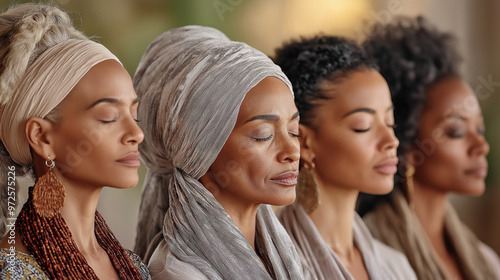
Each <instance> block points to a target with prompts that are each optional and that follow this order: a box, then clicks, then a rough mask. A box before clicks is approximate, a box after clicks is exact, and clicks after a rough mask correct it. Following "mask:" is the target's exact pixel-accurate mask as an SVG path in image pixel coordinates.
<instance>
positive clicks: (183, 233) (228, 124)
mask: <svg viewBox="0 0 500 280" xmlns="http://www.w3.org/2000/svg"><path fill="white" fill-rule="evenodd" d="M266 77H276V78H278V79H280V80H281V81H283V82H284V83H285V84H286V85H287V86H288V87H289V88H290V91H292V89H291V85H290V82H289V81H288V79H287V78H286V76H285V75H284V74H283V73H282V72H281V70H280V68H279V67H278V66H276V65H275V64H274V63H273V62H272V61H271V60H270V59H269V58H268V57H267V56H266V55H264V54H263V53H261V52H259V51H257V50H255V49H254V48H251V47H250V46H248V45H246V44H244V43H240V42H233V41H230V40H229V39H228V38H227V37H226V36H225V35H224V34H223V33H221V32H220V31H218V30H216V29H213V28H209V27H201V26H186V27H181V28H177V29H172V30H169V31H167V32H165V33H164V34H162V35H160V36H159V37H158V38H157V39H155V40H154V41H153V42H152V43H151V44H150V46H149V47H148V50H147V51H146V53H145V54H144V56H143V57H142V59H141V62H140V64H139V67H138V69H137V72H136V75H135V77H134V85H135V88H136V91H137V94H138V96H139V97H140V99H141V102H140V105H139V118H140V119H141V120H142V122H141V124H142V125H143V126H142V128H143V131H144V134H145V141H144V142H143V143H142V144H141V145H140V150H141V155H142V159H143V161H144V162H145V164H146V166H147V167H148V175H147V180H146V181H145V183H144V187H143V188H144V189H143V193H142V198H141V206H140V211H139V224H138V228H137V232H138V233H137V239H136V247H135V250H136V252H137V253H139V255H141V256H144V254H145V253H146V250H147V248H148V246H151V245H152V246H155V244H151V245H150V242H151V241H152V240H153V239H154V237H155V236H156V235H157V234H158V232H160V231H159V230H161V231H162V232H163V236H164V239H165V241H166V243H167V245H168V250H170V251H171V252H172V253H173V254H174V255H175V256H176V257H177V258H178V259H180V260H182V261H184V262H187V263H190V264H192V265H193V266H195V267H196V268H197V269H199V270H200V271H202V272H203V273H204V274H205V275H206V276H207V277H208V278H209V279H302V273H301V270H300V265H299V263H298V259H297V254H296V251H295V250H294V248H293V244H292V243H291V241H290V239H289V237H288V236H287V235H286V233H285V231H284V230H283V229H282V228H280V227H281V226H280V225H279V222H278V221H277V219H276V218H275V217H273V215H274V214H273V213H272V209H271V208H270V207H269V206H261V207H259V209H258V214H257V224H258V234H257V236H256V244H257V246H258V248H259V249H260V250H262V251H263V252H264V254H266V255H268V257H269V258H268V259H266V265H267V266H268V267H269V269H270V271H272V273H273V278H271V276H270V275H269V273H268V272H267V270H266V268H265V267H264V265H263V264H262V262H261V260H260V258H259V257H258V256H257V254H256V253H255V251H254V250H253V248H252V247H251V246H250V244H249V243H248V241H247V240H246V239H245V238H244V236H243V234H242V233H241V232H240V231H239V229H238V227H237V226H236V224H235V223H234V222H233V220H232V219H231V217H230V216H229V214H228V213H227V212H226V211H225V210H224V208H223V207H222V206H221V205H220V203H219V202H218V201H217V200H216V199H215V198H214V196H213V195H212V193H211V192H209V191H208V190H207V189H206V188H205V187H204V186H203V185H202V184H201V183H200V182H199V178H200V177H201V176H202V175H204V174H205V173H206V172H207V170H208V169H209V167H210V166H211V164H212V163H213V162H214V161H215V159H216V157H217V155H218V154H219V153H220V151H221V149H222V147H223V146H224V143H225V142H226V140H227V138H228V137H229V135H230V133H231V131H232V129H233V128H234V125H235V123H236V120H237V116H238V112H239V107H240V105H241V103H242V101H243V99H244V97H245V95H246V93H247V92H248V91H249V90H250V89H251V88H253V87H254V86H256V85H257V84H258V83H259V82H260V81H262V80H263V79H264V78H266ZM155 240H156V242H158V241H159V240H158V238H156V239H155ZM148 252H149V253H152V252H153V250H151V249H150V250H148ZM149 257H150V256H149V255H148V256H145V259H146V260H147V259H148V258H149Z"/></svg>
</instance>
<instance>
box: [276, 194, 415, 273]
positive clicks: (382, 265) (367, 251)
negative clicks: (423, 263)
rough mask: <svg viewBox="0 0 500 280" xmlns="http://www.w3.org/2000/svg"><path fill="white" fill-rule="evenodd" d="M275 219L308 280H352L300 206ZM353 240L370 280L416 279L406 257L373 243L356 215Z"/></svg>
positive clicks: (284, 210)
mask: <svg viewBox="0 0 500 280" xmlns="http://www.w3.org/2000/svg"><path fill="white" fill-rule="evenodd" d="M278 218H279V219H280V221H281V222H282V224H283V226H284V227H285V229H286V230H287V231H288V233H289V234H290V237H291V238H292V240H293V242H294V243H295V246H296V248H297V251H298V252H299V255H300V257H301V261H302V266H303V270H304V274H306V277H307V278H308V279H349V280H352V279H354V278H353V277H352V275H351V274H350V273H349V271H348V270H347V268H346V267H345V266H344V264H343V263H342V262H341V260H340V259H339V257H338V256H337V255H336V254H335V252H334V251H333V250H332V249H331V248H330V246H328V244H327V243H326V242H325V241H324V240H323V238H322V237H321V235H320V234H319V232H318V230H317V229H316V226H315V225H314V223H313V221H312V220H311V218H310V217H309V215H308V214H307V213H306V211H305V210H304V208H303V207H302V206H301V205H300V204H299V203H294V204H292V205H290V206H287V207H285V208H283V209H281V210H280V211H279V212H278ZM353 237H354V244H355V246H356V247H357V248H358V249H359V251H360V252H361V255H362V256H363V261H364V263H365V267H366V270H367V273H368V275H369V276H370V279H372V280H390V279H394V280H396V279H397V280H399V279H405V280H411V279H417V278H416V276H415V273H414V272H413V270H412V268H411V266H410V264H409V263H408V260H407V259H406V258H405V256H404V255H403V254H401V253H400V252H398V251H396V250H394V249H392V248H389V247H388V246H386V245H384V244H382V243H381V242H379V241H378V240H376V239H374V238H373V236H372V235H371V234H370V232H369V230H368V228H367V227H366V225H365V224H364V222H363V220H362V219H361V218H360V217H359V216H358V214H357V213H355V217H354V224H353Z"/></svg>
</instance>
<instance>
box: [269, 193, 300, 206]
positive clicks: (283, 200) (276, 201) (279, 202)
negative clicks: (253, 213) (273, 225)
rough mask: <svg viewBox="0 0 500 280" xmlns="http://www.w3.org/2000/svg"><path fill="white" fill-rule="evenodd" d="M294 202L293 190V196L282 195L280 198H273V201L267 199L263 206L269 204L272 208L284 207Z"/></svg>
mask: <svg viewBox="0 0 500 280" xmlns="http://www.w3.org/2000/svg"><path fill="white" fill-rule="evenodd" d="M294 201H295V189H294V191H293V194H290V195H283V196H280V197H274V198H273V199H268V201H267V202H264V204H270V205H274V206H286V205H290V204H292V203H293V202H294Z"/></svg>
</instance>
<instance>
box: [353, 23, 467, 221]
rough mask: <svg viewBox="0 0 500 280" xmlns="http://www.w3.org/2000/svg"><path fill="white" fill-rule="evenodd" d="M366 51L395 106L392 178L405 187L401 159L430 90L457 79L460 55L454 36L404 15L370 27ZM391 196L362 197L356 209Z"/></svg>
mask: <svg viewBox="0 0 500 280" xmlns="http://www.w3.org/2000/svg"><path fill="white" fill-rule="evenodd" d="M370 31H371V35H369V36H368V37H367V38H366V40H365V42H364V43H363V47H364V48H365V50H366V52H367V53H368V54H369V55H371V56H372V57H373V58H374V59H375V60H376V62H377V65H378V66H379V68H380V70H379V71H380V74H382V76H384V78H385V79H386V81H387V83H388V85H389V89H390V91H391V97H392V102H393V104H394V120H395V123H396V127H395V129H394V132H395V134H396V137H397V138H398V139H399V147H398V155H399V158H400V164H399V166H398V172H397V174H396V175H395V177H394V185H395V188H401V189H402V190H403V191H405V188H403V187H402V186H403V184H404V183H405V182H406V180H405V171H406V166H405V160H404V157H403V155H404V154H405V153H406V152H407V151H408V149H409V148H410V147H411V146H412V145H413V143H414V142H415V140H416V138H417V136H418V135H417V133H418V125H419V117H420V112H421V110H422V108H423V106H424V103H425V100H426V98H425V97H426V88H427V87H428V86H430V85H431V84H433V83H434V82H436V81H439V80H440V79H443V78H446V77H450V76H458V65H459V63H460V60H461V59H460V56H459V55H458V52H457V50H456V49H455V46H456V42H455V38H454V37H453V36H452V35H451V34H449V33H443V32H440V31H438V30H436V28H435V27H433V26H432V25H431V24H430V23H429V22H428V21H427V20H425V19H424V18H423V17H421V16H420V17H415V18H410V17H400V18H397V19H395V20H394V21H393V22H391V23H389V24H387V25H381V24H375V25H373V26H371V29H370ZM389 197H390V194H389V195H385V196H376V195H368V194H360V196H359V198H358V205H357V211H358V213H359V214H360V215H364V214H365V213H367V212H369V211H371V210H372V209H373V208H374V207H375V205H376V204H378V203H379V201H380V200H386V199H388V198H389Z"/></svg>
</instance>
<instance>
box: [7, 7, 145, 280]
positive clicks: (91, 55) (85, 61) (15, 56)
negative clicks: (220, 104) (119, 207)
mask: <svg viewBox="0 0 500 280" xmlns="http://www.w3.org/2000/svg"><path fill="white" fill-rule="evenodd" d="M0 26H1V28H0V34H1V36H0V38H1V39H0V74H1V76H0V137H1V143H0V144H1V146H0V148H1V156H0V159H1V176H2V178H1V179H2V181H1V185H0V186H1V192H2V222H3V223H2V228H1V229H2V235H4V234H6V233H7V235H6V236H5V237H4V238H3V239H2V240H1V242H0V278H2V279H5V278H7V279H28V278H29V279H34V278H36V279H47V278H49V279H147V278H148V277H149V275H148V271H147V269H146V268H145V266H144V265H143V264H142V263H141V262H140V259H139V257H138V256H137V255H135V254H133V253H131V252H130V251H127V250H125V249H123V248H122V247H121V245H120V243H119V242H118V241H117V240H116V238H115V237H114V235H113V233H112V232H111V231H110V229H109V228H108V227H107V225H106V223H105V221H104V220H103V218H102V216H101V215H100V214H99V213H98V212H97V211H96V207H97V202H98V199H99V195H100V192H101V190H102V188H103V186H111V187H115V188H130V187H133V186H135V185H136V184H137V181H138V175H137V167H138V166H139V164H140V162H139V160H138V156H139V154H138V145H139V143H140V142H141V141H142V140H143V134H142V131H141V129H140V128H139V127H138V125H137V123H136V110H137V96H136V94H135V91H134V88H133V85H132V81H131V79H130V76H129V75H128V73H127V72H126V70H125V69H124V68H123V67H122V65H121V64H120V62H119V61H118V59H117V58H116V57H115V56H114V55H113V54H112V53H110V52H109V51H108V50H107V49H106V48H105V47H104V46H102V45H101V44H98V43H95V42H93V41H90V40H89V39H88V38H87V37H85V36H84V35H83V34H82V33H81V32H79V31H77V30H76V29H75V28H74V27H73V25H72V22H71V20H70V18H69V16H68V15H67V14H66V13H65V12H63V11H62V10H60V9H59V8H57V7H53V6H47V5H37V4H26V5H19V6H14V7H12V8H10V9H9V10H8V11H6V12H5V13H3V14H1V15H0ZM24 174H33V175H34V176H35V177H36V183H35V186H34V187H33V188H30V190H29V198H28V201H27V202H26V203H25V204H24V206H23V208H22V210H21V212H20V213H19V216H18V217H17V220H15V227H14V226H12V225H11V224H10V223H11V221H14V219H13V218H14V217H13V215H14V213H13V212H14V210H13V207H12V204H11V203H12V201H15V199H16V198H15V195H16V192H15V191H14V189H15V183H16V180H15V177H19V176H21V175H24ZM12 198H13V199H12ZM6 205H8V206H11V207H9V208H7V209H5V208H6ZM6 219H7V222H8V223H9V224H8V226H7V227H6V224H5V220H6ZM6 231H7V232H6Z"/></svg>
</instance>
